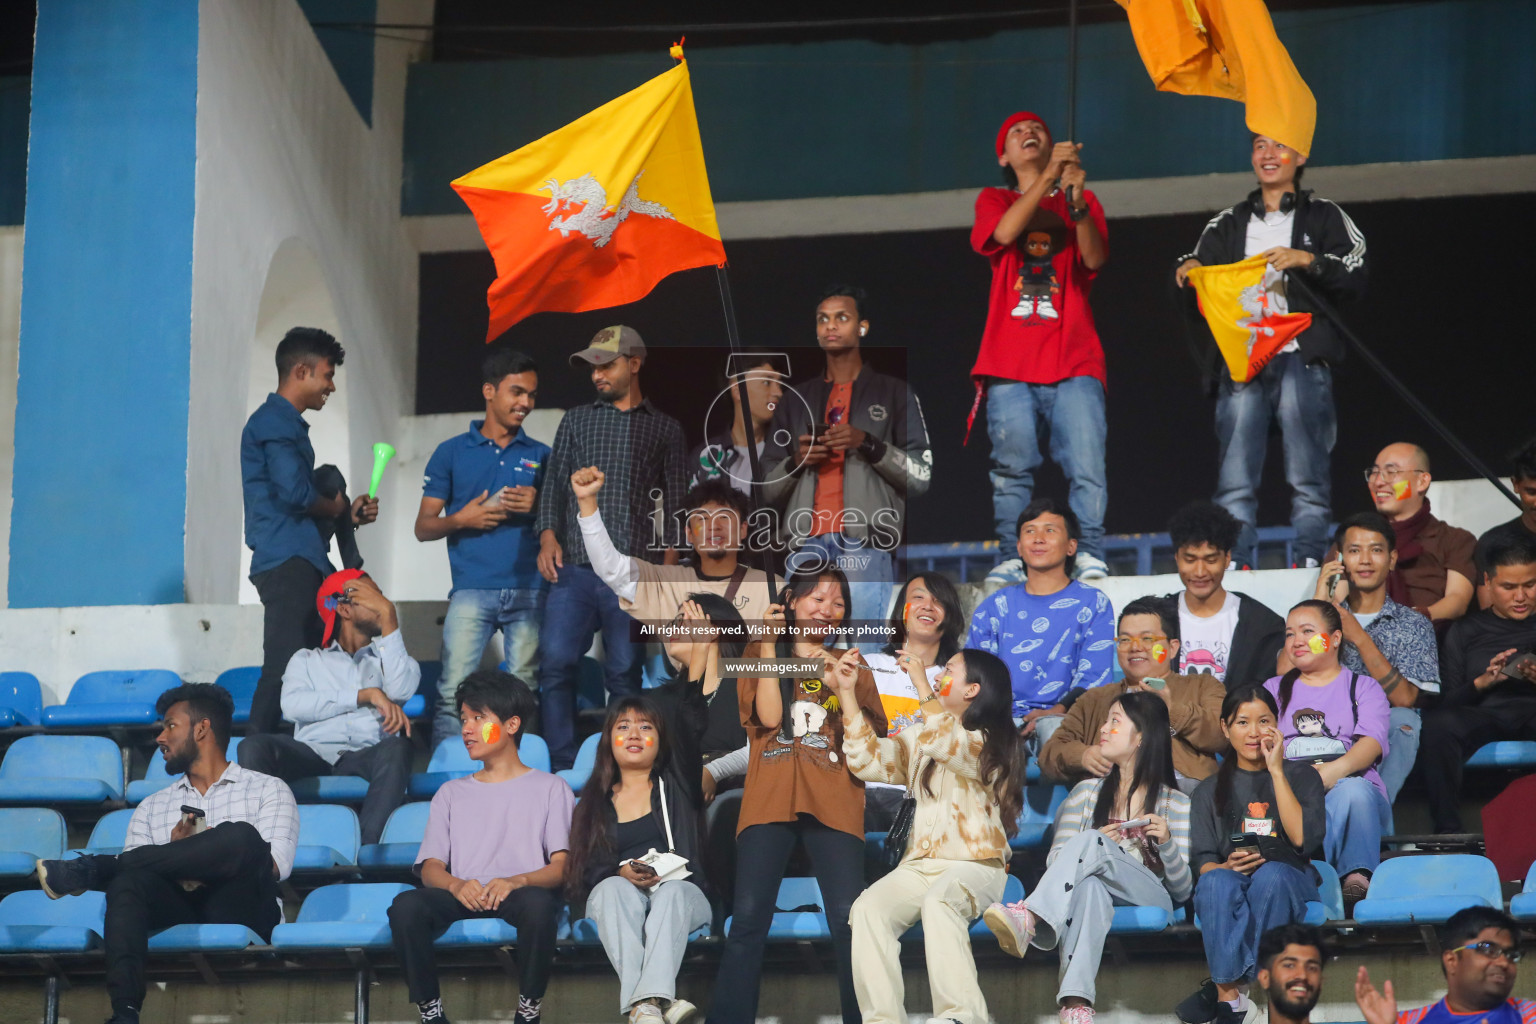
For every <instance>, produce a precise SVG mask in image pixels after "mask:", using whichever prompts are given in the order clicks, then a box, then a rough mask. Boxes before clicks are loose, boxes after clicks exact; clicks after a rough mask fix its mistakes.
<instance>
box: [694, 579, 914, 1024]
mask: <svg viewBox="0 0 1536 1024" xmlns="http://www.w3.org/2000/svg"><path fill="white" fill-rule="evenodd" d="M850 602H851V598H850V595H849V588H848V578H847V577H846V576H844V575H843V574H842V572H841V571H839V570H838V569H835V568H832V567H830V566H829V567H826V568H821V569H811V570H807V571H804V572H800V573H796V574H794V575H791V576H790V577H789V579H788V581H787V582H786V584H785V587H784V592H783V601H782V603H781V604H777V605H773V606H772V607H770V609H769V612H768V616H767V622H768V624H769V627H770V628H771V629H773V630H775V632H776V635H775V636H773V637H771V638H769V639H766V640H764V641H761V642H759V643H756V644H753V645H751V646H749V648H748V654H747V657H749V658H750V657H757V658H773V657H776V658H804V659H814V660H817V661H820V662H821V663H822V664H823V665H824V666H827V667H828V668H830V667H831V666H832V665H835V664H836V663H837V661H838V659H839V658H840V657H842V656H844V654H845V652H844V651H843V650H840V649H838V648H836V647H833V646H832V645H831V642H832V640H833V632H832V631H833V628H834V627H835V626H837V625H838V624H839V623H840V622H842V621H843V619H844V618H845V617H846V616H847V611H848V607H849V605H850ZM847 653H848V655H849V657H850V660H852V659H854V658H857V657H858V655H857V652H856V651H855V652H847ZM825 678H826V673H825V671H824V672H823V673H822V674H821V676H819V677H816V678H808V679H797V678H790V677H785V678H782V679H780V678H775V677H764V678H757V679H741V680H738V682H737V687H738V689H737V695H738V697H739V699H740V701H741V723H742V726H743V727H744V728H745V729H746V731H747V739H748V741H749V742H750V744H751V754H750V760H749V762H748V765H747V784H746V788H745V789H744V791H743V793H742V799H741V817H740V820H739V822H738V826H737V827H738V832H737V859H736V897H735V917H734V920H733V921H732V924H731V933H730V935H729V936H727V937H726V941H725V952H724V954H723V955H722V957H721V960H720V973H719V974H718V975H717V976H716V978H715V988H714V995H713V996H712V998H711V1003H710V1008H709V1020H710V1021H711V1022H713V1024H752V1022H753V1021H755V1020H756V1019H757V997H758V992H759V988H760V983H761V980H762V953H763V943H764V941H765V940H766V939H767V937H768V928H769V926H770V925H771V924H772V923H773V915H774V912H775V910H776V909H777V908H776V906H775V901H776V898H777V896H778V891H779V882H780V881H782V880H783V878H784V869H785V868H786V867H787V866H788V864H789V857H790V854H791V853H792V852H793V851H794V849H795V847H796V846H797V845H798V846H803V847H804V848H805V851H806V853H808V854H809V855H810V859H811V867H812V870H814V871H815V874H816V880H817V881H818V882H819V883H820V885H821V896H822V904H823V906H822V909H823V910H824V911H825V912H826V915H827V925H828V927H829V928H830V929H831V932H832V943H833V946H834V948H835V949H836V951H837V968H838V991H839V995H840V996H841V1003H842V1014H843V1022H844V1024H859V1021H860V1015H859V1003H858V998H857V997H856V996H855V995H854V991H853V975H852V973H851V969H850V954H851V946H852V939H851V932H850V931H849V927H848V911H849V909H850V908H851V907H852V906H853V901H854V900H855V899H856V898H857V897H858V895H859V893H860V892H861V891H862V890H863V888H864V783H863V782H861V781H859V780H858V779H857V778H855V777H854V776H853V774H852V773H850V772H849V771H848V763H847V760H846V758H844V756H843V753H842V743H843V715H842V714H841V713H840V711H841V702H840V698H839V697H838V695H837V694H835V693H833V692H832V690H831V688H830V687H828V686H827V685H826V683H825V682H824V680H825ZM853 700H854V702H855V703H856V705H857V706H858V708H859V710H860V711H861V712H862V713H863V714H864V715H865V716H866V718H867V719H868V724H869V726H870V728H871V729H872V730H873V731H874V732H875V734H876V735H881V736H883V735H884V734H885V712H884V711H883V710H882V708H881V706H880V695H879V693H878V692H876V690H875V683H874V680H873V679H872V678H871V677H870V674H869V670H868V669H866V668H864V667H863V666H862V665H861V666H860V668H859V672H858V680H857V682H856V683H855V685H854V691H853Z"/></svg>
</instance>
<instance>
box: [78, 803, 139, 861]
mask: <svg viewBox="0 0 1536 1024" xmlns="http://www.w3.org/2000/svg"><path fill="white" fill-rule="evenodd" d="M132 820H133V808H132V807H125V808H124V809H122V810H120V811H108V812H107V813H106V814H103V815H102V816H101V817H100V818H98V819H96V824H95V825H94V826H93V827H92V828H91V837H90V838H89V839H87V840H86V841H85V849H83V850H81V851H79V852H80V853H122V852H123V847H124V846H126V845H127V844H128V823H129V822H130V821H132ZM71 852H73V851H71Z"/></svg>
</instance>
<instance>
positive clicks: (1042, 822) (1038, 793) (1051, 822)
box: [1008, 782, 1067, 850]
mask: <svg viewBox="0 0 1536 1024" xmlns="http://www.w3.org/2000/svg"><path fill="white" fill-rule="evenodd" d="M1066 798H1067V787H1066V786H1058V785H1055V784H1054V783H1050V782H1038V783H1035V784H1033V785H1028V786H1025V787H1024V809H1023V811H1021V812H1020V813H1019V834H1018V835H1016V836H1014V837H1013V838H1012V839H1010V840H1008V845H1009V846H1010V847H1012V848H1013V849H1015V850H1035V849H1039V848H1040V847H1042V846H1045V845H1046V844H1048V843H1049V842H1050V841H1051V832H1052V830H1053V829H1054V828H1055V824H1056V811H1057V810H1058V809H1059V808H1060V807H1061V802H1062V801H1063V800H1065V799H1066Z"/></svg>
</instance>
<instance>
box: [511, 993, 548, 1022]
mask: <svg viewBox="0 0 1536 1024" xmlns="http://www.w3.org/2000/svg"><path fill="white" fill-rule="evenodd" d="M543 1010H544V1000H543V999H529V998H528V997H527V996H518V997H517V1017H516V1018H515V1019H516V1024H539V1018H540V1017H541V1016H542V1014H543Z"/></svg>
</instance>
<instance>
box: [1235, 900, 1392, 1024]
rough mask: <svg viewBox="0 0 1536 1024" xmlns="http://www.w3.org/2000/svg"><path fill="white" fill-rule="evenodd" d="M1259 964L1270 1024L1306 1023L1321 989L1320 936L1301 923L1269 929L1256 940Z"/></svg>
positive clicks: (1314, 930)
mask: <svg viewBox="0 0 1536 1024" xmlns="http://www.w3.org/2000/svg"><path fill="white" fill-rule="evenodd" d="M1259 964H1260V965H1261V966H1260V967H1259V973H1258V982H1259V987H1260V988H1262V989H1263V990H1264V994H1265V995H1267V996H1268V997H1269V1020H1270V1024H1308V1020H1309V1019H1310V1018H1311V1015H1312V1008H1313V1007H1315V1006H1316V1005H1317V997H1318V995H1319V994H1320V993H1321V992H1322V989H1323V935H1322V933H1321V932H1319V931H1318V930H1317V929H1316V928H1313V927H1311V926H1309V925H1304V924H1285V925H1281V926H1280V927H1279V928H1271V929H1270V930H1269V931H1267V932H1265V933H1264V934H1263V935H1261V936H1260V937H1259ZM1361 970H1364V968H1361ZM1250 1005H1251V1004H1250ZM1218 1019H1219V1015H1218Z"/></svg>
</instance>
